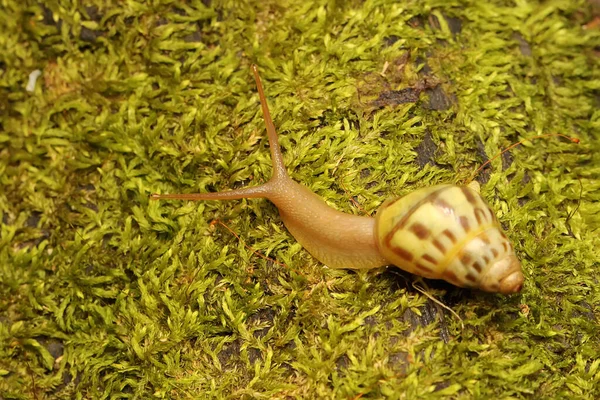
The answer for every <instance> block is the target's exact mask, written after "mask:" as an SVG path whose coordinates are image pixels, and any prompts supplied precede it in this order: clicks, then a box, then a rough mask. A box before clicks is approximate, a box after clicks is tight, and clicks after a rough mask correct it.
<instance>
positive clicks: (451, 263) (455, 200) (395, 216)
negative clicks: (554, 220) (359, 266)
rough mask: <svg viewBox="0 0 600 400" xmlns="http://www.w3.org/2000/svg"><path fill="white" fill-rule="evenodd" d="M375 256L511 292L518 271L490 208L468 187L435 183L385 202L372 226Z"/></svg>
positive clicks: (517, 280)
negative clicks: (373, 228)
mask: <svg viewBox="0 0 600 400" xmlns="http://www.w3.org/2000/svg"><path fill="white" fill-rule="evenodd" d="M375 232H376V233H375V234H376V240H377V245H378V247H379V250H380V252H381V254H382V255H383V256H384V257H385V258H386V259H387V260H389V261H390V262H391V263H393V264H395V265H397V266H398V267H400V268H402V269H404V270H406V271H408V272H411V273H414V274H417V275H420V276H424V277H426V278H432V279H443V280H446V281H448V282H450V283H452V284H454V285H457V286H461V287H469V288H480V289H482V290H485V291H490V292H500V293H514V292H518V291H519V290H520V289H521V285H522V283H523V274H522V272H521V265H520V262H519V261H518V259H517V257H516V255H515V252H514V249H513V247H512V245H511V244H510V242H509V240H508V238H507V237H506V235H505V234H504V232H503V231H502V227H501V226H500V223H499V221H498V219H497V218H496V216H495V215H494V213H493V211H492V210H491V209H490V207H489V206H488V205H487V204H486V202H485V201H484V199H483V198H482V197H481V195H480V194H479V193H478V192H477V191H475V190H473V189H472V188H470V187H465V186H456V185H439V186H433V187H428V188H424V189H421V190H417V191H415V192H412V193H410V194H408V195H407V196H405V197H402V198H397V199H391V200H388V201H386V202H385V203H384V204H382V206H381V207H380V208H379V210H378V212H377V216H376V228H375Z"/></svg>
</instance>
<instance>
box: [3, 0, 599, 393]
mask: <svg viewBox="0 0 600 400" xmlns="http://www.w3.org/2000/svg"><path fill="white" fill-rule="evenodd" d="M43 4H44V5H42V3H36V2H33V1H28V0H25V1H16V0H0V26H2V30H1V31H0V48H2V51H1V52H0V112H1V114H0V221H1V230H0V399H65V398H113V399H119V398H124V399H125V398H131V399H133V398H137V399H148V398H190V399H192V398H193V399H196V398H231V399H250V398H269V399H270V398H298V399H309V398H331V399H334V398H335V399H339V398H358V397H360V398H365V399H366V398H372V399H379V398H391V399H413V398H425V399H430V398H455V399H470V398H481V399H490V398H497V399H505V398H536V399H539V398H582V399H593V398H600V389H599V385H600V339H599V336H598V334H599V333H600V332H599V331H600V330H599V325H598V324H599V322H600V321H599V319H600V292H599V290H598V287H599V281H598V279H599V278H598V277H599V275H600V274H599V271H600V263H599V261H598V260H599V257H600V250H599V249H600V239H599V237H598V235H599V234H600V229H599V228H600V203H599V202H598V201H599V200H600V142H599V141H598V136H599V132H600V111H599V109H600V62H599V55H600V30H599V28H598V20H597V18H598V9H597V8H595V7H596V5H595V3H594V2H592V1H590V2H587V1H583V0H555V1H547V2H546V1H544V2H542V1H527V0H519V1H503V0H495V1H492V2H482V1H453V0H450V1H446V0H444V1H440V0H413V1H402V2H398V1H391V0H390V1H387V0H367V1H337V0H329V1H326V0H322V1H319V0H306V1H282V0H277V1H271V0H263V1H247V2H244V1H233V0H232V1H222V2H219V1H212V2H211V1H210V0H206V1H198V0H195V1H186V2H184V1H181V2H174V1H159V0H158V1H151V2H142V1H137V0H131V1H126V2H122V1H114V0H113V1H100V0H96V1H91V0H84V1H81V2H72V1H67V0H53V1H48V2H43ZM595 18H596V19H595ZM252 63H256V64H258V66H259V68H260V71H261V74H262V78H263V82H264V84H265V89H266V92H267V96H268V97H269V102H270V106H271V111H272V114H273V117H274V121H275V125H276V127H277V129H278V132H279V134H280V142H281V145H282V147H283V151H284V155H285V161H286V164H287V166H288V170H289V172H290V174H291V175H292V177H293V178H294V179H296V180H298V181H300V182H303V183H304V184H306V185H308V186H309V187H310V188H311V189H312V190H314V191H315V192H316V193H318V194H319V195H320V196H322V197H323V198H325V199H326V200H327V201H328V202H329V203H330V204H332V206H334V207H336V208H338V209H340V210H344V211H346V212H349V213H360V211H359V210H357V209H356V208H355V207H354V206H353V205H352V203H351V202H350V197H351V196H352V197H355V198H356V200H358V202H359V203H360V204H361V205H362V206H363V207H364V208H365V209H366V210H367V211H368V212H373V211H374V210H376V208H377V207H378V206H379V205H380V204H381V203H382V202H383V200H385V199H386V198H387V197H390V196H400V195H403V194H405V193H408V192H409V191H411V190H414V189H415V188H419V187H422V186H425V185H431V184H436V183H442V182H464V181H465V180H466V179H467V178H468V177H469V176H470V175H471V174H472V173H473V172H474V171H475V170H476V169H477V167H478V166H479V165H480V164H481V163H482V162H483V161H485V160H486V159H487V158H488V157H491V156H492V155H493V154H496V153H497V152H498V151H499V150H500V149H502V148H504V147H506V146H507V145H509V144H510V143H513V142H515V141H518V140H520V139H522V138H525V137H530V136H535V135H539V134H545V133H553V132H558V133H563V134H566V135H569V136H575V137H578V138H580V139H581V144H579V145H575V144H572V143H568V142H567V141H565V140H563V139H558V138H551V139H548V140H537V141H535V142H531V143H528V144H526V145H524V146H521V147H519V148H517V149H515V150H513V151H512V152H511V153H510V154H507V155H506V156H505V157H502V158H499V159H497V160H495V161H494V162H492V164H491V166H490V167H489V168H486V169H485V170H484V171H483V172H482V173H481V174H480V175H479V176H478V178H477V179H479V180H480V182H482V183H483V187H482V193H483V195H484V197H485V198H486V199H488V201H489V202H490V204H491V205H492V207H493V209H494V210H495V211H496V213H497V215H498V216H499V218H500V219H501V221H502V223H503V224H504V226H505V228H506V230H507V233H508V236H509V237H510V239H511V240H512V241H513V243H514V245H515V247H516V250H517V253H518V255H519V256H520V258H521V259H522V262H523V268H524V273H525V275H526V281H525V286H524V288H523V291H522V292H521V293H520V294H518V295H514V296H509V297H506V296H500V295H491V294H484V293H479V292H472V291H468V290H461V289H457V288H453V287H451V286H449V285H445V284H442V283H439V282H433V281H428V282H426V283H417V284H418V285H421V286H423V285H425V286H426V287H427V291H428V292H429V293H430V294H431V295H433V296H436V297H437V298H438V299H440V300H441V301H442V302H444V303H445V304H446V305H448V306H449V307H451V308H452V309H453V310H454V311H456V313H458V314H459V315H460V316H461V318H462V320H463V321H464V327H463V326H462V325H461V322H460V321H459V320H458V319H456V318H455V317H453V316H452V315H451V314H450V313H448V312H447V311H444V309H443V308H441V307H439V306H438V305H436V304H435V303H434V302H432V301H431V300H429V299H428V297H426V296H424V295H423V294H421V293H420V292H419V291H417V290H415V289H414V288H413V282H414V277H412V276H409V275H407V274H403V273H401V272H396V270H395V269H394V270H392V269H390V270H388V271H386V272H384V273H381V274H375V273H356V272H352V271H346V270H331V269H327V268H324V267H323V266H322V265H321V264H320V263H318V262H317V261H316V260H314V259H313V258H312V257H311V256H310V255H309V254H308V253H307V252H306V251H304V250H303V249H302V248H301V247H300V246H299V245H298V244H297V243H296V242H295V241H294V239H293V238H292V237H291V236H290V235H289V233H288V232H287V231H286V229H285V227H284V226H283V224H282V222H281V220H280V218H279V216H278V214H277V210H276V208H275V207H274V206H273V205H272V204H270V203H268V202H267V201H264V200H248V201H231V202H223V203H219V202H198V203H192V202H181V201H178V202H151V201H149V195H150V194H151V193H154V192H162V193H165V192H201V191H215V190H225V189H227V188H232V187H241V186H243V185H254V184H257V183H259V182H264V181H265V180H267V179H268V178H269V176H270V171H271V168H270V158H269V153H268V150H267V143H266V137H265V133H264V123H263V120H262V116H261V114H260V108H259V103H258V97H257V94H256V90H255V86H254V82H253V79H252V76H251V73H250V65H251V64H252ZM36 69H39V70H41V72H42V75H41V76H40V78H39V79H38V81H37V83H36V86H35V89H34V91H33V92H28V91H26V90H25V87H26V84H27V81H28V76H29V74H30V73H31V72H32V71H34V70H36ZM343 188H344V189H345V190H344V189H343ZM215 218H220V219H221V220H224V221H226V223H227V224H228V225H229V226H230V227H231V228H232V229H233V230H234V231H235V232H237V233H238V234H239V235H240V236H241V237H242V238H243V240H244V242H245V243H247V244H248V245H249V246H252V247H253V248H254V249H256V250H258V251H260V252H261V253H263V254H266V255H268V256H270V257H272V258H274V259H276V260H277V261H278V262H280V263H284V264H285V265H286V266H287V267H285V266H282V265H279V264H277V263H273V262H269V261H265V260H263V259H261V258H259V257H257V256H254V255H253V254H252V252H250V251H249V250H248V249H247V248H246V247H244V244H243V243H241V242H240V241H238V240H237V239H236V238H235V237H234V236H232V235H231V234H230V233H229V232H228V231H227V230H225V229H223V228H222V227H220V226H218V225H216V226H211V221H212V220H213V219H215Z"/></svg>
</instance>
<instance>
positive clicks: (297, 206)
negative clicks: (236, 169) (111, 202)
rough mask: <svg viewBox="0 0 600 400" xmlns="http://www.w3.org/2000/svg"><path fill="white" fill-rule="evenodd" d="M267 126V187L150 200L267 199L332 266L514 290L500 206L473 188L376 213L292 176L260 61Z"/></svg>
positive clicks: (513, 262)
mask: <svg viewBox="0 0 600 400" xmlns="http://www.w3.org/2000/svg"><path fill="white" fill-rule="evenodd" d="M252 72H253V73H254V79H255V80H256V85H257V87H258V93H259V96H260V102H261V107H262V111H263V115H264V118H265V122H266V126H267V134H268V138H269V146H270V150H271V159H272V162H273V176H272V177H271V179H270V180H269V181H268V182H267V183H265V184H264V185H260V186H254V187H248V188H242V189H237V190H231V191H227V192H217V193H199V194H153V195H152V197H151V198H152V199H154V200H160V199H177V200H234V199H242V198H266V199H268V200H270V201H271V202H273V203H274V204H275V205H276V206H277V208H278V209H279V214H280V215H281V218H282V220H283V223H284V224H285V226H286V228H287V229H288V230H289V232H290V233H291V234H292V235H293V236H294V238H295V239H296V240H297V241H298V242H299V243H300V244H301V245H302V246H303V247H304V248H305V249H306V250H307V251H308V252H309V253H310V254H312V255H313V257H315V258H316V259H317V260H319V261H320V262H322V263H323V264H325V265H327V266H329V267H331V268H350V269H369V268H378V267H381V266H384V265H390V264H393V265H396V266H398V267H399V268H401V269H403V270H405V271H408V272H411V273H413V274H416V275H419V276H423V277H426V278H431V279H443V280H445V281H448V282H450V283H452V284H454V285H456V286H460V287H467V288H478V289H481V290H484V291H487V292H497V293H503V294H511V293H516V292H519V291H520V290H521V287H522V285H523V273H522V271H521V264H520V262H519V260H518V259H517V256H516V254H515V252H514V249H513V247H512V245H511V244H510V242H509V241H508V239H507V237H506V235H505V234H504V232H503V231H502V227H501V226H500V223H499V221H498V219H497V218H496V216H495V214H494V212H493V211H492V210H491V209H490V207H489V206H488V205H487V204H486V202H485V200H484V199H483V198H482V197H481V195H480V194H479V185H478V184H477V183H476V182H473V183H471V184H470V185H468V186H457V185H438V186H433V187H428V188H424V189H420V190H417V191H414V192H412V193H410V194H408V195H406V196H404V197H401V198H396V199H389V200H387V201H385V202H384V203H383V204H382V205H381V207H380V208H379V210H378V211H377V214H376V216H375V217H374V218H372V217H361V216H356V215H350V214H346V213H343V212H340V211H337V210H335V209H333V208H331V207H330V206H329V205H327V203H325V201H324V200H323V199H321V198H320V197H319V196H317V195H316V194H314V193H313V192H311V191H310V190H309V189H308V188H307V187H305V186H303V185H301V184H299V183H297V182H294V181H293V180H292V179H291V178H290V177H289V175H288V173H287V171H286V168H285V165H284V163H283V157H282V154H281V149H280V147H279V143H278V141H277V133H276V131H275V126H274V125H273V121H272V119H271V115H270V113H269V109H268V106H267V100H266V98H265V94H264V91H263V87H262V83H261V81H260V77H259V76H258V70H257V68H256V66H253V67H252Z"/></svg>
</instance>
